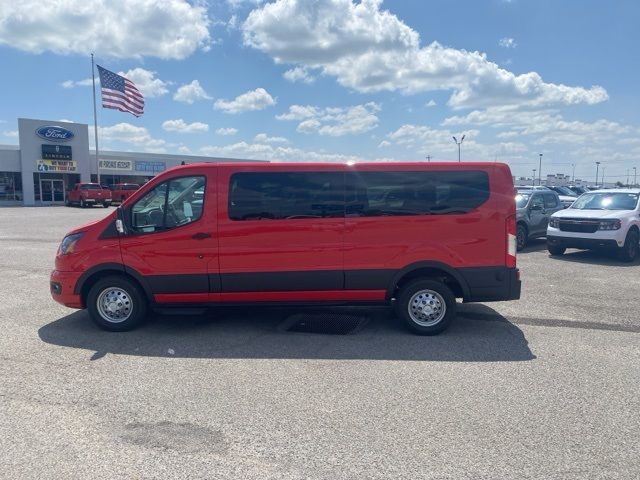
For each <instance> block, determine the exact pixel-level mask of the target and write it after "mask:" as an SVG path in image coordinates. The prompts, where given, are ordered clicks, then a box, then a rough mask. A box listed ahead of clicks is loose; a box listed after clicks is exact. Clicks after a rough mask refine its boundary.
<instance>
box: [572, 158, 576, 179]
mask: <svg viewBox="0 0 640 480" xmlns="http://www.w3.org/2000/svg"><path fill="white" fill-rule="evenodd" d="M575 181H576V164H575V163H572V164H571V183H573V182H575Z"/></svg>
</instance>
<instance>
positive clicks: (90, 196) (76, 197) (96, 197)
mask: <svg viewBox="0 0 640 480" xmlns="http://www.w3.org/2000/svg"><path fill="white" fill-rule="evenodd" d="M65 205H66V206H67V207H70V206H72V205H78V206H80V207H81V208H84V207H90V206H93V205H102V206H103V207H105V208H107V207H108V206H109V205H111V191H110V190H108V189H106V188H102V185H100V184H98V183H76V184H75V186H74V187H73V189H72V190H69V191H68V192H67V198H66V199H65Z"/></svg>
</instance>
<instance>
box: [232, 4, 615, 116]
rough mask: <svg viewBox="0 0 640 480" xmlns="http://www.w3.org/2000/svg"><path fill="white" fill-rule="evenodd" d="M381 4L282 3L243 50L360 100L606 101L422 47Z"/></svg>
mask: <svg viewBox="0 0 640 480" xmlns="http://www.w3.org/2000/svg"><path fill="white" fill-rule="evenodd" d="M380 5H381V1H380V0H364V1H361V2H359V3H354V2H352V0H317V1H314V2H302V1H298V0H277V1H275V2H272V3H268V4H265V5H264V6H261V7H260V8H256V9H255V10H253V11H252V12H251V13H250V14H249V16H248V17H247V19H246V21H245V22H244V24H243V27H242V29H243V36H244V43H245V44H246V45H248V46H251V47H253V48H256V49H258V50H261V51H263V52H265V53H267V54H268V55H270V56H271V57H272V58H274V60H275V61H276V62H277V63H286V64H293V65H296V66H300V67H306V68H314V69H319V70H320V71H321V72H322V73H323V74H325V75H330V76H334V77H335V78H336V79H337V81H338V82H339V83H340V84H341V85H343V86H345V87H348V88H353V89H355V90H357V91H360V92H376V91H382V90H388V91H400V92H403V93H406V94H412V93H417V92H425V91H435V90H449V91H451V92H452V95H451V97H450V99H449V102H448V103H449V105H450V106H452V107H454V108H467V107H474V106H489V105H504V104H525V105H554V104H555V105H559V104H562V105H570V104H579V103H583V104H594V103H598V102H602V101H605V100H606V99H607V98H608V97H607V93H606V91H605V90H604V89H603V88H602V87H597V86H596V87H591V88H583V87H570V86H566V85H561V84H554V83H547V82H544V81H543V80H542V78H541V77H540V75H538V74H537V73H535V72H530V73H525V74H521V75H516V74H514V73H512V72H509V71H507V70H505V69H502V68H500V67H499V66H498V65H497V64H495V63H493V62H490V61H488V60H487V58H486V56H485V55H484V54H482V53H479V52H470V51H467V50H458V49H454V48H449V47H444V46H442V45H440V44H439V43H437V42H432V43H430V44H427V45H425V46H421V45H420V36H419V35H418V33H417V32H416V31H415V30H413V29H412V28H410V27H409V26H407V25H406V24H405V23H404V22H402V21H401V20H399V19H398V17H396V16H395V15H393V14H391V13H390V12H388V11H386V10H380Z"/></svg>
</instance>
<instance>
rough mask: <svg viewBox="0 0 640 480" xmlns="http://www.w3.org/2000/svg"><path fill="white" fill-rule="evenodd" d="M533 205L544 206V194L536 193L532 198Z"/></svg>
mask: <svg viewBox="0 0 640 480" xmlns="http://www.w3.org/2000/svg"><path fill="white" fill-rule="evenodd" d="M531 206H532V207H543V208H544V200H543V199H542V195H534V196H533V198H532V199H531Z"/></svg>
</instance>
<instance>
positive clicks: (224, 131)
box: [216, 127, 238, 136]
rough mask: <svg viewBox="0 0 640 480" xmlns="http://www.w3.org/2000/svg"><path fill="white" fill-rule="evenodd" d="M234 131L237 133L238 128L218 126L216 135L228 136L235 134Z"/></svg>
mask: <svg viewBox="0 0 640 480" xmlns="http://www.w3.org/2000/svg"><path fill="white" fill-rule="evenodd" d="M236 133H238V129H237V128H233V127H228V128H219V129H217V130H216V135H223V136H229V135H235V134H236Z"/></svg>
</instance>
